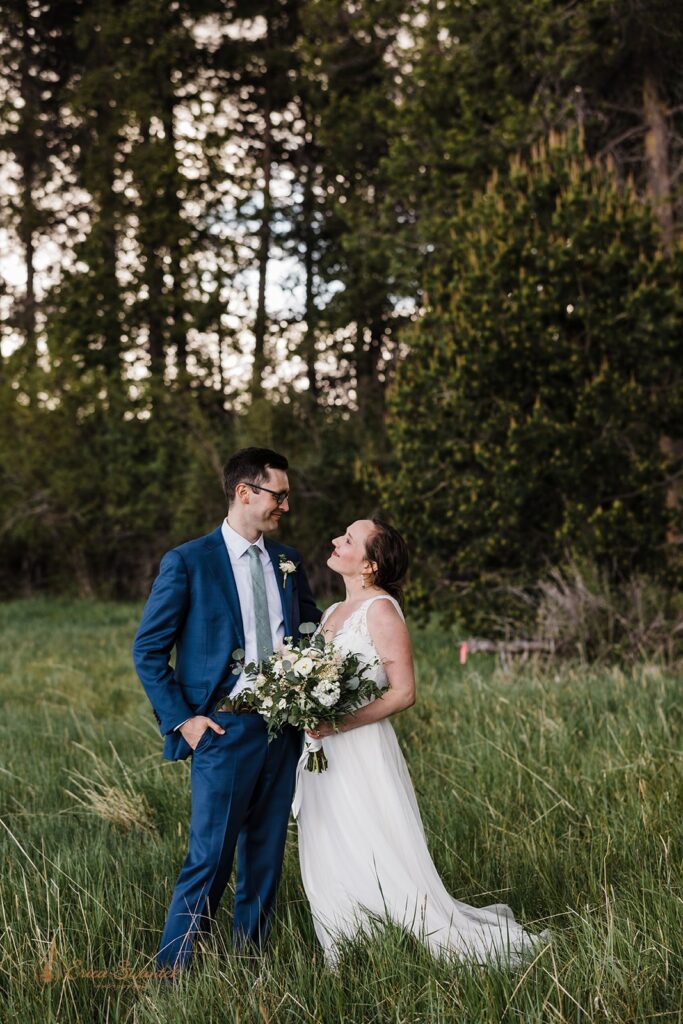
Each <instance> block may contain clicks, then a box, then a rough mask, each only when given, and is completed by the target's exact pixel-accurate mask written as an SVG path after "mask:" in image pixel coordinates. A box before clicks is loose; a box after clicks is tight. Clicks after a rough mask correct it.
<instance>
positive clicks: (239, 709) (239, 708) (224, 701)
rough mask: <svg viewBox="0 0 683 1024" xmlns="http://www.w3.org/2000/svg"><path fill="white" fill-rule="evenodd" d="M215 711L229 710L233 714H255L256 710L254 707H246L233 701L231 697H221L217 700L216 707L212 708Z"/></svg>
mask: <svg viewBox="0 0 683 1024" xmlns="http://www.w3.org/2000/svg"><path fill="white" fill-rule="evenodd" d="M213 710H214V712H216V711H230V712H231V713H232V714H233V715H247V714H252V715H257V714H258V711H257V710H256V708H249V707H246V706H245V705H244V704H235V701H234V700H232V698H231V697H222V698H221V700H219V701H218V704H216V707H215V708H214V709H213Z"/></svg>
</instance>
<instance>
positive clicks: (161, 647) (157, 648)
mask: <svg viewBox="0 0 683 1024" xmlns="http://www.w3.org/2000/svg"><path fill="white" fill-rule="evenodd" d="M189 601H190V581H189V579H188V575H187V570H186V568H185V563H184V561H183V559H182V556H181V555H179V554H178V552H177V551H168V552H167V553H166V554H165V555H164V557H163V558H162V560H161V565H160V566H159V575H158V576H157V578H156V579H155V581H154V583H153V585H152V590H151V592H150V595H149V598H148V599H147V604H146V605H145V608H144V611H143V613H142V619H141V620H140V625H139V626H138V629H137V632H136V634H135V639H134V641H133V662H134V664H135V669H136V671H137V674H138V676H139V677H140V682H141V683H142V686H143V688H144V691H145V693H146V694H147V696H148V698H149V701H150V704H151V705H152V709H153V711H154V716H155V718H156V720H157V722H158V723H159V729H160V730H161V733H162V734H166V733H169V732H173V730H174V729H175V728H177V727H178V726H179V725H181V724H182V723H183V722H185V721H186V720H187V719H188V718H192V715H193V712H192V710H191V708H190V707H189V706H188V704H187V702H186V701H185V698H184V697H183V694H182V690H181V689H180V686H179V685H178V683H177V682H176V680H175V679H174V676H173V669H172V668H171V665H170V656H171V651H172V650H173V648H174V646H175V641H176V637H177V635H178V632H179V630H180V629H181V627H182V624H183V622H184V620H185V615H186V613H187V608H188V605H189Z"/></svg>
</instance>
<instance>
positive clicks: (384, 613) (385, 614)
mask: <svg viewBox="0 0 683 1024" xmlns="http://www.w3.org/2000/svg"><path fill="white" fill-rule="evenodd" d="M367 621H368V628H369V629H370V630H371V632H372V631H374V630H378V631H382V632H384V631H391V630H401V631H403V630H405V628H406V625H405V620H404V618H403V615H402V614H401V611H400V610H399V605H398V603H397V602H396V601H395V599H394V598H392V597H391V595H389V594H383V595H381V597H379V598H377V599H376V600H374V601H373V602H372V604H371V605H370V606H369V608H368V616H367Z"/></svg>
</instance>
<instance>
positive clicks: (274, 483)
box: [247, 469, 289, 533]
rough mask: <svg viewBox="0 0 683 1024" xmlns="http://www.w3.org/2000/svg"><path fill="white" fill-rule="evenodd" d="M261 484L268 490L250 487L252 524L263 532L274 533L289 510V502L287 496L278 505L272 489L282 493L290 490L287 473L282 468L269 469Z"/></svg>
mask: <svg viewBox="0 0 683 1024" xmlns="http://www.w3.org/2000/svg"><path fill="white" fill-rule="evenodd" d="M259 485H261V486H263V487H267V488H268V490H267V491H265V490H264V491H260V490H259V491H257V490H253V489H252V488H251V487H250V488H248V495H247V496H248V510H249V512H248V514H249V520H250V523H251V525H252V526H253V527H254V529H256V530H260V531H261V533H272V531H273V530H277V528H278V525H279V523H280V517H281V516H282V515H284V514H285V513H286V512H289V502H288V500H287V499H286V498H285V500H284V501H283V502H281V504H279V505H278V503H277V501H276V499H275V495H273V494H270V491H276V492H278V493H281V492H283V491H288V490H289V480H288V479H287V474H286V473H285V471H284V470H282V469H267V470H266V475H265V477H264V479H263V480H259Z"/></svg>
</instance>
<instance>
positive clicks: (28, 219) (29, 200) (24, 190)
mask: <svg viewBox="0 0 683 1024" xmlns="http://www.w3.org/2000/svg"><path fill="white" fill-rule="evenodd" d="M30 21H31V17H30V14H29V10H28V6H27V5H26V4H22V8H21V38H22V50H21V58H20V59H21V97H22V99H23V101H24V104H25V106H24V116H23V117H22V124H21V128H20V133H21V135H22V144H21V145H20V146H19V147H18V149H19V152H18V154H17V155H18V158H19V164H20V166H21V197H22V203H21V210H20V213H19V238H20V241H21V245H22V248H23V250H24V262H25V264H26V291H25V294H24V302H23V309H22V313H21V325H20V326H21V330H22V333H23V335H24V341H25V343H26V349H27V353H28V358H29V359H31V358H33V357H34V356H35V355H36V295H35V278H34V274H35V271H34V256H35V237H34V233H35V225H36V223H37V220H38V217H37V211H36V208H35V202H34V198H33V195H34V179H35V152H34V132H35V128H36V124H35V111H36V107H37V102H38V97H37V95H36V89H37V82H36V79H35V77H32V76H31V74H30V68H31V65H32V55H31V40H30V37H29V35H28V28H29V22H30Z"/></svg>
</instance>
